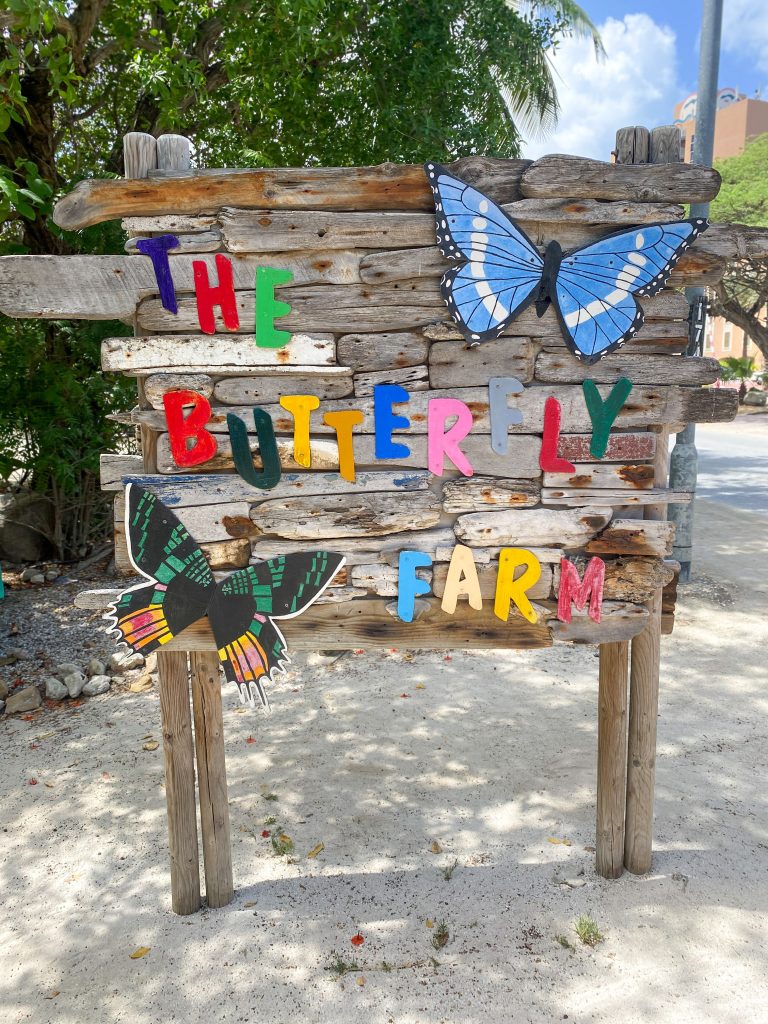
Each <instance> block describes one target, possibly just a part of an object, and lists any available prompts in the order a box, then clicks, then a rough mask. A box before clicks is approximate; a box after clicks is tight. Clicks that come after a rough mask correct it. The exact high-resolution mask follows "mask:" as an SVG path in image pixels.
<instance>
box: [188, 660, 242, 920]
mask: <svg viewBox="0 0 768 1024" xmlns="http://www.w3.org/2000/svg"><path fill="white" fill-rule="evenodd" d="M189 657H190V665H191V669H192V707H193V708H194V716H195V749H196V751H197V788H198V793H199V797H200V825H201V828H202V833H203V863H204V865H205V896H206V902H207V903H208V906H209V907H224V906H226V905H227V903H230V902H231V901H232V899H233V897H234V888H233V885H232V850H231V848H230V840H229V802H228V798H227V770H226V765H225V761H224V721H223V717H222V711H221V682H220V680H219V658H218V655H216V654H204V653H192V654H190V656H189Z"/></svg>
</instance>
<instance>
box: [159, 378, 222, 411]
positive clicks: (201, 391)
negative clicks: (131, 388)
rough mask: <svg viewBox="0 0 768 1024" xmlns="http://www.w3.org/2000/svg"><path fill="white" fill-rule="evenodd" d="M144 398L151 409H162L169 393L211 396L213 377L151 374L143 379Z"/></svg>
mask: <svg viewBox="0 0 768 1024" xmlns="http://www.w3.org/2000/svg"><path fill="white" fill-rule="evenodd" d="M142 383H143V386H144V398H145V400H146V401H147V402H148V403H149V404H150V405H151V406H152V408H153V409H163V408H164V406H163V396H164V395H167V394H168V392H169V391H196V392H197V393H198V395H202V396H203V397H204V398H210V397H211V395H212V394H213V377H211V376H209V375H208V374H207V373H151V374H149V376H147V377H144V379H143V381H142Z"/></svg>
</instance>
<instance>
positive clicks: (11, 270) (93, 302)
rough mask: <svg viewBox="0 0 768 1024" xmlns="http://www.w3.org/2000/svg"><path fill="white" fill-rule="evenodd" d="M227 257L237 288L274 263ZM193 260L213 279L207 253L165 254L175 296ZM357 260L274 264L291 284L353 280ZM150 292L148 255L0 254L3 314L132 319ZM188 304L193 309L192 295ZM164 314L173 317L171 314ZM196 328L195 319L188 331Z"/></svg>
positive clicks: (186, 286) (349, 256)
mask: <svg viewBox="0 0 768 1024" xmlns="http://www.w3.org/2000/svg"><path fill="white" fill-rule="evenodd" d="M230 259H231V261H232V273H233V280H234V283H235V287H236V288H242V289H248V288H250V289H253V284H254V280H255V277H256V268H257V267H267V266H271V265H272V264H274V259H272V258H271V257H269V256H261V257H259V256H235V255H233V256H231V257H230ZM193 260H202V261H203V262H205V263H208V265H209V275H210V279H211V281H215V280H216V268H215V263H214V256H213V255H211V254H206V253H202V254H197V255H193V254H190V253H187V254H185V253H179V254H178V255H175V256H174V255H171V256H169V261H170V265H171V274H172V276H173V283H174V287H175V289H176V291H177V293H178V294H180V295H181V294H184V293H187V294H190V293H192V292H193V291H194V280H193V274H192V261H193ZM359 264H360V255H359V253H352V252H334V253H327V254H325V255H323V256H321V257H319V256H317V255H316V254H312V253H290V254H286V256H285V257H283V258H282V259H281V260H280V266H281V267H282V268H284V269H286V270H290V271H291V273H292V274H293V281H294V283H295V284H321V283H323V282H325V283H328V284H338V285H342V284H349V283H351V282H357V281H359V279H360V278H359V272H358V268H359ZM156 294H157V281H156V279H155V272H154V270H153V269H152V263H151V261H150V259H149V257H148V256H138V255H136V256H2V257H0V310H2V312H4V313H6V315H7V316H29V317H42V318H48V319H50V318H51V317H54V318H57V317H68V318H71V319H74V320H80V319H85V320H116V319H127V318H131V317H133V314H134V310H135V309H136V306H137V305H138V303H139V302H140V301H141V299H143V298H145V297H147V296H150V295H156ZM191 302H192V305H193V307H194V304H195V300H194V298H193V299H191ZM168 316H169V317H170V318H171V320H175V318H174V316H173V314H172V313H169V314H168ZM169 322H170V321H169ZM178 329H179V328H177V327H170V328H169V330H178ZM198 329H199V325H198V323H197V318H196V317H195V320H194V330H198Z"/></svg>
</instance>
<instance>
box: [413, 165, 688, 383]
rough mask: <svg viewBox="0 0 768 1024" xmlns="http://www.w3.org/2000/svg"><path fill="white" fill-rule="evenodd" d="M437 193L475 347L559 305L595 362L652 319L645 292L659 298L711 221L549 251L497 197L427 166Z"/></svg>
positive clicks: (443, 235) (455, 302)
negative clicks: (532, 311) (530, 310)
mask: <svg viewBox="0 0 768 1024" xmlns="http://www.w3.org/2000/svg"><path fill="white" fill-rule="evenodd" d="M425 170H426V174H427V178H428V180H429V183H430V185H431V187H432V192H433V194H434V197H435V225H436V236H437V245H438V248H439V250H440V252H441V253H442V255H443V256H445V257H446V258H448V259H450V260H452V261H463V263H462V264H461V266H458V267H456V266H454V267H452V268H451V269H450V270H448V271H446V273H445V274H444V275H443V278H442V281H441V291H442V294H443V298H444V299H445V301H446V304H447V306H448V309H449V311H450V313H451V316H452V317H453V319H454V320H455V322H456V323H457V324H458V326H459V328H460V330H461V332H462V334H463V335H464V336H465V338H466V339H467V341H468V342H469V344H470V345H475V344H478V343H480V342H483V341H488V340H490V339H492V338H498V337H499V336H500V335H501V334H503V333H504V331H505V330H506V328H507V327H508V326H509V324H510V323H511V322H512V321H513V320H514V319H515V318H516V317H517V316H519V315H520V313H522V312H523V310H525V309H526V308H527V307H528V306H530V305H531V304H532V303H533V304H535V308H536V313H537V315H538V316H539V317H541V316H543V315H544V313H545V312H546V310H547V308H548V307H549V306H550V305H552V306H554V308H555V311H556V313H557V318H558V320H559V323H560V326H561V328H562V331H563V336H564V338H565V342H566V344H567V345H568V347H569V348H570V350H571V352H572V353H573V354H574V355H575V356H576V357H577V358H578V359H581V360H583V361H584V362H585V363H587V364H591V363H595V362H597V361H598V360H599V359H601V358H602V357H603V356H605V355H607V354H608V353H609V352H612V351H614V350H615V349H616V348H618V347H619V346H620V345H623V344H624V342H626V341H627V340H629V339H630V338H632V337H634V335H635V334H636V333H637V331H638V330H639V329H640V327H641V326H642V323H643V312H642V309H641V308H640V306H639V305H638V303H637V301H636V297H637V296H644V295H645V296H648V295H655V294H656V293H657V292H659V291H660V290H661V289H662V288H663V287H664V285H665V284H666V282H667V280H668V278H669V275H670V273H671V272H672V269H673V268H674V266H675V264H676V263H677V261H678V260H679V259H680V257H681V256H682V255H683V254H684V252H685V251H686V250H687V249H688V247H689V246H690V245H691V243H692V242H693V241H694V240H695V239H696V237H697V236H698V235H699V234H700V233H701V232H702V231H704V230H706V228H707V221H706V220H703V219H700V218H694V219H691V220H681V221H673V222H671V223H668V224H644V225H641V226H639V227H636V228H630V229H629V230H624V231H618V232H615V233H614V234H611V235H608V236H606V237H604V238H601V239H599V240H598V241H597V242H593V243H591V244H590V245H587V246H583V247H580V248H577V249H573V250H571V251H568V252H563V250H562V248H561V246H560V244H559V243H558V242H557V241H556V240H553V241H551V242H549V244H548V245H547V247H546V249H545V252H544V255H543V256H542V254H541V253H540V252H539V250H538V249H537V248H536V246H535V245H534V244H533V242H532V241H531V240H530V238H528V236H527V235H526V234H525V232H524V231H523V230H522V228H521V227H520V225H519V224H517V223H516V222H515V221H514V220H513V219H512V218H511V217H510V216H509V215H508V213H507V212H506V211H505V210H503V209H502V208H501V207H499V206H497V205H496V203H494V202H493V200H491V199H489V198H488V196H484V195H483V193H482V192H479V191H478V190H477V189H475V188H473V187H472V186H471V185H467V184H466V183H465V182H462V181H460V180H459V179H458V178H455V177H454V176H453V175H451V174H449V172H448V171H446V169H445V168H444V167H441V166H440V165H439V164H431V163H429V164H426V165H425Z"/></svg>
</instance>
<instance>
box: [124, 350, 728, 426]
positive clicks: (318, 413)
mask: <svg viewBox="0 0 768 1024" xmlns="http://www.w3.org/2000/svg"><path fill="white" fill-rule="evenodd" d="M489 344H490V343H489ZM486 379H487V378H486ZM598 390H599V391H600V394H601V395H602V396H603V398H605V397H607V396H608V394H610V391H611V387H610V385H608V384H603V385H599V386H598ZM551 396H554V397H555V398H557V400H558V401H559V402H560V406H561V424H562V429H563V431H567V432H574V433H576V432H578V433H581V432H582V431H589V430H591V428H592V421H591V419H590V416H589V412H588V410H587V406H586V402H585V400H584V394H583V391H582V389H581V387H580V386H578V385H575V384H572V385H571V384H563V385H553V386H552V387H536V388H526V389H525V391H523V392H522V393H521V394H519V395H511V396H510V399H509V405H510V407H511V408H515V409H519V410H520V412H521V413H522V414H523V421H522V423H517V424H512V425H511V426H510V427H509V433H510V434H523V433H528V432H531V431H537V432H539V431H541V430H542V429H543V423H544V405H545V402H546V400H547V398H548V397H551ZM721 396H722V397H721ZM734 396H735V399H736V401H735V402H734ZM448 397H452V398H458V399H460V400H461V401H463V402H464V403H465V404H466V405H467V406H468V408H469V409H470V411H471V412H472V416H473V419H474V426H473V432H474V433H476V434H487V433H489V432H490V413H489V401H488V388H487V387H453V388H450V389H446V388H438V389H435V390H433V391H415V392H413V394H411V395H410V399H409V401H408V402H401V403H397V404H395V405H394V406H393V408H394V409H395V410H396V412H397V413H398V414H399V415H403V416H406V417H407V418H408V419H409V420H410V426H409V427H408V429H407V431H405V432H404V433H403V434H402V435H401V433H400V432H399V431H397V432H396V433H395V436H396V439H399V440H404V441H406V443H407V438H408V437H410V436H411V435H413V434H424V433H426V432H427V425H428V423H427V416H428V404H429V402H430V401H431V400H432V399H435V398H448ZM328 405H329V406H331V407H332V408H334V409H359V410H360V411H361V412H362V413H363V417H364V419H363V422H362V423H361V425H360V433H361V434H366V433H367V434H372V433H374V431H375V417H374V401H373V398H372V397H369V396H365V395H361V396H356V397H355V398H344V399H340V400H338V401H334V402H331V403H328ZM737 405H738V395H737V394H736V392H735V391H733V390H731V389H726V388H721V389H713V390H712V391H703V390H699V389H698V388H678V387H665V386H664V385H659V386H654V385H644V384H641V385H640V386H638V387H635V388H633V389H632V393H631V395H630V397H629V399H628V400H627V402H626V404H625V405H624V407H623V408H622V409H621V411H620V412H619V415H618V416H617V418H616V421H615V429H617V430H620V429H622V428H627V427H641V426H653V425H657V424H664V423H677V422H685V423H718V422H727V421H728V420H731V419H733V416H734V415H735V411H736V408H737ZM263 409H264V410H265V412H268V413H269V415H270V416H271V417H272V421H273V424H274V428H275V433H276V434H291V435H292V434H293V428H294V420H293V416H292V414H291V413H289V412H288V411H287V410H285V409H284V408H283V407H282V406H280V405H264V406H263ZM326 411H327V406H326V403H324V402H321V404H320V407H319V408H318V409H317V410H315V411H314V412H313V413H312V415H311V419H310V424H311V430H312V432H313V433H316V434H318V435H323V434H335V431H334V429H333V427H331V426H329V425H328V424H326V423H324V422H323V414H324V412H326ZM228 412H229V413H231V414H232V415H235V416H238V417H240V418H241V419H242V420H243V421H244V422H245V424H246V427H247V428H248V430H249V432H253V431H254V430H255V427H254V424H253V417H252V416H251V415H250V410H247V411H246V410H243V409H240V408H234V409H228V408H226V407H223V406H216V407H214V408H213V410H212V413H211V418H210V420H209V422H208V424H207V429H208V430H210V431H211V432H212V433H216V434H218V433H224V432H226V430H227V421H226V417H227V413H228ZM132 420H133V422H135V423H144V424H147V425H149V426H151V427H152V428H153V429H155V430H162V429H163V427H164V426H165V417H164V414H162V413H159V412H157V411H154V410H151V411H150V410H135V411H134V413H133V414H132Z"/></svg>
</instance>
